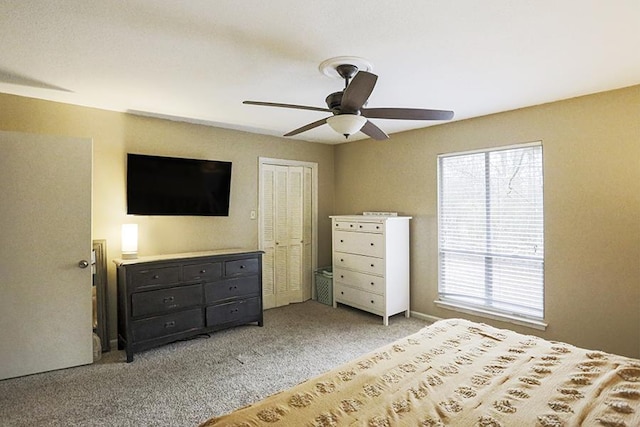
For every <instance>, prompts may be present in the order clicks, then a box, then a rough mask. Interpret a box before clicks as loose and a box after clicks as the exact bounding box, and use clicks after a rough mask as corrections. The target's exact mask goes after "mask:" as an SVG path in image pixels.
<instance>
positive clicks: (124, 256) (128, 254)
mask: <svg viewBox="0 0 640 427" xmlns="http://www.w3.org/2000/svg"><path fill="white" fill-rule="evenodd" d="M137 258H138V253H137V252H122V259H137Z"/></svg>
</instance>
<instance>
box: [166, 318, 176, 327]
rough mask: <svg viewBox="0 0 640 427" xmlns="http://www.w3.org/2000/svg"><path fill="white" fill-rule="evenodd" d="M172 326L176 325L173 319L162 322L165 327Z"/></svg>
mask: <svg viewBox="0 0 640 427" xmlns="http://www.w3.org/2000/svg"><path fill="white" fill-rule="evenodd" d="M174 326H176V322H174V321H173V320H172V321H171V322H167V323H165V324H164V327H165V328H173V327H174Z"/></svg>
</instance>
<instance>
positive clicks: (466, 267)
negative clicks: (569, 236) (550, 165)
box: [438, 143, 544, 322]
mask: <svg viewBox="0 0 640 427" xmlns="http://www.w3.org/2000/svg"><path fill="white" fill-rule="evenodd" d="M438 199H439V200H438V203H439V206H438V208H439V209H438V229H439V230H438V231H439V242H438V245H439V249H438V256H439V278H438V295H439V301H438V302H439V303H443V305H446V306H453V307H458V308H461V309H468V310H469V309H470V310H472V311H474V312H476V311H479V312H483V313H487V314H489V315H492V314H493V315H498V316H504V317H507V318H511V319H522V320H525V321H526V320H527V319H530V320H533V321H534V322H536V321H538V322H539V321H542V319H543V317H544V222H543V174H542V145H541V144H540V143H535V144H527V145H520V146H516V147H509V148H502V149H496V150H488V151H482V152H472V153H459V154H447V155H441V156H439V157H438Z"/></svg>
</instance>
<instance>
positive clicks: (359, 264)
mask: <svg viewBox="0 0 640 427" xmlns="http://www.w3.org/2000/svg"><path fill="white" fill-rule="evenodd" d="M333 265H334V266H335V267H341V268H349V269H351V270H358V271H362V272H363V273H368V274H377V275H380V276H383V275H384V260H382V259H380V258H374V257H370V256H366V255H356V254H350V253H347V252H334V253H333Z"/></svg>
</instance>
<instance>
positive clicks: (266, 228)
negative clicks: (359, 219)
mask: <svg viewBox="0 0 640 427" xmlns="http://www.w3.org/2000/svg"><path fill="white" fill-rule="evenodd" d="M307 170H308V172H307ZM307 181H309V182H307ZM310 181H311V171H310V170H309V168H305V167H301V166H277V165H263V168H262V180H261V182H262V189H261V190H262V207H261V221H262V249H263V250H264V252H265V254H264V256H263V269H264V271H263V294H264V295H263V296H264V301H263V303H264V307H265V308H272V307H279V306H282V305H287V304H290V303H292V302H301V301H305V300H307V299H310V298H311V232H312V227H311V211H310V210H311V194H310V190H311V184H310ZM307 193H309V194H307Z"/></svg>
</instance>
